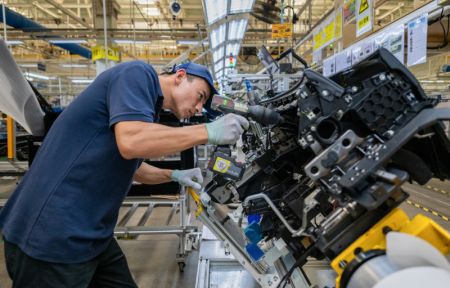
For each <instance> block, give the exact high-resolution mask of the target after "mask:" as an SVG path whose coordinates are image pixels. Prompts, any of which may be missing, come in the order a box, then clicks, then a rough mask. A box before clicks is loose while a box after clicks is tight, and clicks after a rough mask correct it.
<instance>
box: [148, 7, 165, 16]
mask: <svg viewBox="0 0 450 288" xmlns="http://www.w3.org/2000/svg"><path fill="white" fill-rule="evenodd" d="M144 12H145V13H146V14H147V15H148V16H159V15H161V11H159V8H157V7H149V8H144Z"/></svg>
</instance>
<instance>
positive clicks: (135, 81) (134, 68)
mask: <svg viewBox="0 0 450 288" xmlns="http://www.w3.org/2000/svg"><path fill="white" fill-rule="evenodd" d="M156 77H157V76H156V75H153V73H152V72H151V70H150V69H148V68H146V67H144V66H143V65H142V64H134V65H130V66H128V67H125V68H123V69H121V70H119V71H118V72H117V73H116V74H115V75H113V76H112V77H111V80H110V82H109V86H108V102H107V105H108V110H109V126H110V127H112V126H113V125H114V124H116V123H118V122H121V121H143V122H153V119H154V115H155V105H156V100H157V98H158V96H159V95H158V92H157V89H156V85H158V84H157V83H155V81H158V80H157V78H156Z"/></svg>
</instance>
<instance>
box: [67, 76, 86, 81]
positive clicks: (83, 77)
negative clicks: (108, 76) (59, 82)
mask: <svg viewBox="0 0 450 288" xmlns="http://www.w3.org/2000/svg"><path fill="white" fill-rule="evenodd" d="M69 79H72V80H80V79H89V77H86V76H71V77H69Z"/></svg>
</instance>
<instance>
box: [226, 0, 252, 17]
mask: <svg viewBox="0 0 450 288" xmlns="http://www.w3.org/2000/svg"><path fill="white" fill-rule="evenodd" d="M254 2H255V0H231V4H230V14H237V13H248V12H250V11H252V7H253V3H254Z"/></svg>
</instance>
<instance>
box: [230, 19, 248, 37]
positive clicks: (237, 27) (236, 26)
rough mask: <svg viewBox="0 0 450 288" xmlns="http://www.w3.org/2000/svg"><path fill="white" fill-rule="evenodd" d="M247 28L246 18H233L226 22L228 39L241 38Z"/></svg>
mask: <svg viewBox="0 0 450 288" xmlns="http://www.w3.org/2000/svg"><path fill="white" fill-rule="evenodd" d="M246 28H247V19H241V20H234V21H231V22H230V23H229V24H228V40H241V39H242V38H244V34H245V30H246Z"/></svg>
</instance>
